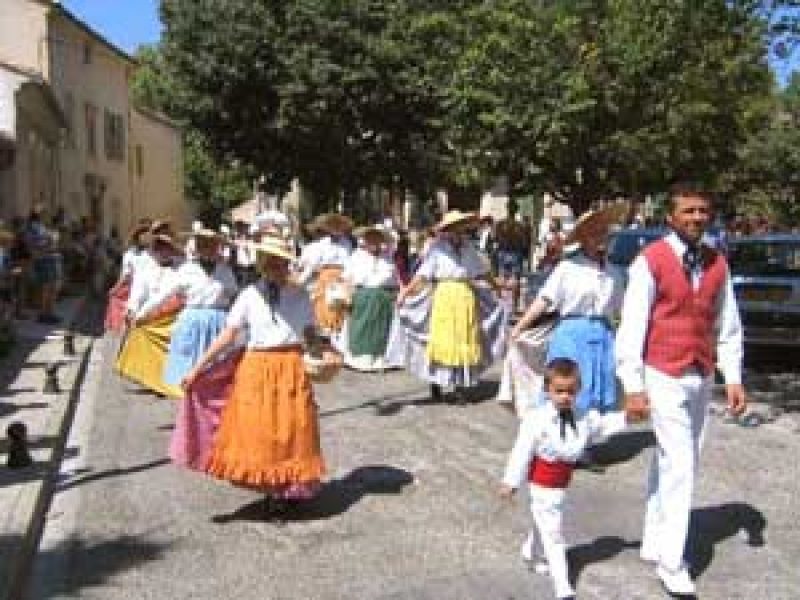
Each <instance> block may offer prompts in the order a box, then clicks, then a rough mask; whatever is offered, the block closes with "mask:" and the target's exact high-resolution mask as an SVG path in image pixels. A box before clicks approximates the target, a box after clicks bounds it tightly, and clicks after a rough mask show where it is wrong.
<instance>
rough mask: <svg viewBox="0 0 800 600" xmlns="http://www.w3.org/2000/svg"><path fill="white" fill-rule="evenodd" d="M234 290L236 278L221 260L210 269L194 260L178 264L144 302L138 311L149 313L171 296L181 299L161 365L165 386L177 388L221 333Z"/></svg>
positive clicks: (236, 288)
mask: <svg viewBox="0 0 800 600" xmlns="http://www.w3.org/2000/svg"><path fill="white" fill-rule="evenodd" d="M207 269H208V270H207ZM237 291H238V285H237V283H236V277H235V275H234V274H233V271H232V270H231V268H230V267H229V266H228V265H226V264H225V263H224V262H223V261H221V260H218V261H214V262H213V263H212V264H211V265H210V268H209V267H208V266H203V264H201V262H200V261H199V260H197V259H194V260H188V261H186V262H185V263H184V264H183V265H181V266H180V267H179V268H178V270H177V272H176V273H175V277H174V278H172V279H171V281H170V283H169V285H166V286H164V287H163V288H162V289H160V290H159V292H158V293H157V294H154V295H152V296H151V297H150V298H149V299H148V300H147V302H145V304H144V306H143V307H142V309H141V312H142V313H143V314H148V313H149V312H150V311H151V310H154V309H155V308H156V307H158V306H159V305H161V304H162V303H163V302H164V301H166V300H167V299H168V298H169V297H171V296H176V295H179V296H181V297H183V299H184V309H183V310H182V311H181V313H180V315H178V320H177V321H176V322H175V326H174V327H173V329H172V336H171V338H170V344H169V354H168V356H167V361H166V364H165V366H164V381H165V382H166V383H167V384H168V385H171V386H180V383H181V380H182V379H183V378H184V376H185V375H186V374H187V373H188V372H189V370H190V369H191V368H192V367H193V366H194V365H195V363H196V362H197V360H198V359H199V358H200V357H201V356H202V355H203V353H204V352H205V351H206V348H208V346H209V345H210V344H211V342H212V341H214V339H215V338H216V337H217V335H219V332H220V331H222V328H223V326H224V325H225V316H226V314H227V310H228V307H229V306H230V304H231V302H232V301H233V298H234V297H235V296H236V293H237Z"/></svg>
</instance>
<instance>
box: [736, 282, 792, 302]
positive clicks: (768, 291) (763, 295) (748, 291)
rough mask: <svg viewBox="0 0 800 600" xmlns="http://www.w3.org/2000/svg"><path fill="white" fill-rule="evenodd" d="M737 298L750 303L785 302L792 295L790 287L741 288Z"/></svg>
mask: <svg viewBox="0 0 800 600" xmlns="http://www.w3.org/2000/svg"><path fill="white" fill-rule="evenodd" d="M736 295H737V296H739V298H740V299H742V300H747V301H748V302H785V301H786V300H788V299H789V297H790V296H791V295H792V288H790V287H783V286H781V287H777V286H776V287H741V288H739V290H737V294H736Z"/></svg>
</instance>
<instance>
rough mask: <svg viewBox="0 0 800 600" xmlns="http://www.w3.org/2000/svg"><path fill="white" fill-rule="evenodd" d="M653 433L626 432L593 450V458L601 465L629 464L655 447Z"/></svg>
mask: <svg viewBox="0 0 800 600" xmlns="http://www.w3.org/2000/svg"><path fill="white" fill-rule="evenodd" d="M655 444H656V436H655V435H654V434H653V432H652V431H625V432H623V433H620V434H617V435H615V436H612V437H611V438H609V439H608V441H606V442H604V443H602V444H598V445H597V446H594V447H593V448H592V456H594V459H595V460H596V461H597V462H598V463H599V464H601V465H604V466H609V467H610V466H612V465H616V464H619V463H624V462H628V461H629V460H631V459H632V458H634V457H636V456H638V455H639V454H640V453H641V452H642V451H643V450H645V449H646V448H650V447H651V446H655Z"/></svg>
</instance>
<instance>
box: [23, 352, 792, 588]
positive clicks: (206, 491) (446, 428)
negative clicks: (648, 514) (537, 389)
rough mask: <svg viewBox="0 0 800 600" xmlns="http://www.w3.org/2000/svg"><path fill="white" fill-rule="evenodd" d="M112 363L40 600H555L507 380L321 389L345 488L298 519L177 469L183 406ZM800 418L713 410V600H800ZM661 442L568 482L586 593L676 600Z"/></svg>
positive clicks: (39, 570) (85, 417)
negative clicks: (664, 573)
mask: <svg viewBox="0 0 800 600" xmlns="http://www.w3.org/2000/svg"><path fill="white" fill-rule="evenodd" d="M113 352H114V343H113V341H112V340H110V339H108V338H106V339H104V340H101V341H99V342H98V343H97V344H96V347H95V352H94V355H93V356H92V359H91V361H90V365H89V370H88V375H87V379H86V382H85V386H84V390H83V397H82V400H81V403H80V405H79V408H78V414H77V415H76V421H75V425H74V427H73V431H72V434H71V437H70V440H69V441H68V448H67V455H68V456H69V457H70V458H68V460H67V461H66V462H65V463H64V467H63V469H62V472H63V473H62V481H61V482H60V485H59V489H58V491H57V494H56V496H55V498H54V501H53V505H52V507H51V510H50V514H49V520H48V524H47V526H46V529H45V533H44V537H43V540H42V546H41V549H40V554H39V558H38V560H37V563H36V565H35V566H34V574H33V581H32V583H31V586H30V593H29V597H30V598H32V599H37V600H38V599H50V598H102V599H109V600H122V599H146V598H153V599H156V598H157V599H159V600H165V599H189V598H191V599H206V598H207V599H220V598H235V599H237V600H249V599H251V598H252V599H259V600H264V599H271V600H278V599H280V600H295V599H297V600H312V599H319V600H333V599H340V598H341V599H344V598H348V599H359V600H361V599H384V600H388V599H391V600H395V599H396V600H400V599H409V600H411V599H415V600H418V599H431V600H433V599H436V600H441V599H453V600H456V599H458V600H470V599H474V600H494V599H523V598H548V597H551V594H552V592H551V587H550V581H549V580H548V579H546V578H542V577H541V576H539V575H536V574H534V573H532V572H530V571H528V570H527V569H526V568H525V567H524V565H523V564H522V562H521V560H520V558H519V554H518V548H519V545H520V542H521V540H522V538H523V537H524V535H525V533H526V530H527V529H528V527H529V525H530V517H529V513H528V511H527V509H526V507H525V506H524V502H523V500H522V498H520V499H519V502H517V503H516V504H514V505H509V504H505V503H503V502H501V501H500V500H498V499H497V497H496V493H495V490H496V486H497V479H498V477H499V474H500V472H501V470H502V467H503V465H504V462H505V458H506V454H507V451H508V450H509V449H510V446H511V444H512V442H513V436H514V434H515V420H514V418H513V417H512V416H511V415H509V414H508V413H507V412H505V411H504V410H503V409H501V408H499V407H498V406H497V405H496V404H494V403H493V402H491V401H489V400H488V398H490V397H491V396H492V395H493V393H494V386H493V385H487V386H486V387H485V388H483V389H481V390H479V392H480V393H479V394H476V395H475V396H474V398H473V399H474V400H475V402H474V403H472V404H470V405H468V406H465V407H456V406H450V405H447V404H432V403H430V402H429V401H427V399H426V392H427V389H426V387H425V386H423V385H420V384H419V383H418V382H416V381H415V380H413V379H411V378H409V377H408V376H406V375H405V374H403V373H391V374H387V375H371V376H368V375H360V374H355V373H350V372H346V373H344V374H343V375H342V376H340V377H339V378H338V379H337V380H335V382H334V383H332V384H329V385H325V386H320V387H319V388H318V402H319V406H320V414H321V423H322V435H323V445H324V450H325V455H326V458H327V461H328V466H329V470H330V480H331V482H330V484H329V485H328V486H327V488H326V489H325V492H324V493H323V494H322V496H321V497H320V498H319V499H318V500H316V501H315V502H314V503H313V504H312V505H310V506H309V507H308V508H306V509H304V510H303V511H302V512H299V513H297V514H296V515H295V518H294V519H293V520H292V521H290V522H289V523H287V524H286V525H284V526H281V525H279V524H276V523H273V522H270V521H267V520H265V519H264V516H263V513H262V511H261V502H260V498H259V496H258V495H256V494H254V493H251V492H247V491H243V490H239V489H236V488H234V487H232V486H229V485H227V484H225V483H219V482H216V481H214V480H212V479H209V478H205V477H202V476H198V475H196V474H193V473H190V472H186V471H182V470H180V469H177V468H175V467H173V466H172V465H171V464H169V462H168V461H167V460H166V458H165V449H166V446H167V441H168V437H169V435H170V429H171V427H172V422H173V415H174V410H175V405H174V404H173V403H172V402H171V401H168V400H162V399H157V398H154V397H153V396H150V395H148V394H145V393H141V392H138V391H136V390H135V389H134V388H133V387H132V386H131V385H129V384H127V383H123V382H121V381H120V380H118V379H117V378H116V376H114V375H113V373H111V371H110V367H109V365H110V362H111V357H112V356H113ZM781 388H782V389H783V390H786V389H787V387H786V384H785V382H784V384H781ZM790 408H791V407H790ZM794 410H795V411H796V410H797V407H796V406H795V407H794ZM796 416H797V414H796V413H792V414H787V415H784V416H782V417H780V418H778V419H776V420H775V421H774V422H771V423H766V424H763V425H761V426H758V427H754V428H745V427H741V426H739V425H735V424H729V423H725V422H724V419H723V418H722V417H721V416H716V417H715V418H714V420H713V423H712V430H711V434H710V438H709V443H708V446H707V449H706V453H705V456H704V468H705V471H704V473H703V477H702V479H701V481H700V484H699V486H698V490H697V492H698V493H697V498H696V505H697V507H698V508H697V510H696V511H695V513H694V518H695V521H696V528H695V531H696V532H697V533H698V535H697V536H696V537H695V538H694V540H693V542H692V556H693V563H694V566H695V570H696V571H697V573H698V596H699V597H700V598H712V599H726V600H728V599H736V598H742V599H744V598H747V599H748V600H752V599H761V598H763V599H767V598H768V599H770V600H782V599H783V600H789V599H793V598H798V597H800V575H798V571H797V564H796V563H797V560H796V559H797V556H798V555H799V554H800V525H798V521H797V514H798V513H797V490H798V484H797V481H798V473H799V472H800V468H798V463H797V460H796V458H797V456H799V455H800V453H798V450H800V434H799V433H798V430H797V420H796V419H795V417H796ZM651 441H652V438H651V436H650V434H649V433H648V432H647V431H646V430H645V429H633V430H631V431H629V432H627V433H626V434H624V435H622V436H620V437H618V438H616V439H615V441H614V442H612V443H610V444H608V445H607V446H606V447H605V448H604V449H603V458H604V459H605V460H607V462H609V464H610V466H609V468H608V470H607V472H606V473H605V474H602V475H596V474H591V473H586V472H579V473H578V475H577V477H576V480H575V482H574V485H573V487H572V489H571V490H570V494H571V508H572V509H573V510H572V513H571V517H572V518H571V520H570V523H569V526H568V536H569V540H570V542H571V543H572V544H573V545H574V547H573V549H572V551H571V555H570V558H571V563H572V566H573V570H574V572H575V573H576V574H577V590H578V597H579V598H587V599H589V598H591V599H594V598H596V599H600V598H603V599H609V598H625V599H633V598H664V597H666V596H665V594H664V592H662V591H661V588H660V586H659V584H658V583H657V580H656V579H655V577H654V575H653V573H652V568H651V567H650V566H648V565H645V564H643V563H641V562H640V561H639V560H638V555H637V541H638V539H639V528H640V521H641V516H642V508H643V483H644V474H645V465H646V459H647V458H648V457H649V449H648V446H649V445H650V444H651Z"/></svg>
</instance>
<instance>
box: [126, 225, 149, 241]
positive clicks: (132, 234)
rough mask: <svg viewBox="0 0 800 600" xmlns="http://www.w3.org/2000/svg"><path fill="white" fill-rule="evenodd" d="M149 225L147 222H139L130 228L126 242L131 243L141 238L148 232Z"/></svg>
mask: <svg viewBox="0 0 800 600" xmlns="http://www.w3.org/2000/svg"><path fill="white" fill-rule="evenodd" d="M150 226H151V224H150V223H149V222H140V223H137V224H136V225H134V226H133V227H131V230H130V231H129V232H128V240H130V241H131V242H133V240H134V239H136V238H139V237H141V236H142V235H143V234H145V233H149V232H150Z"/></svg>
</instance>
